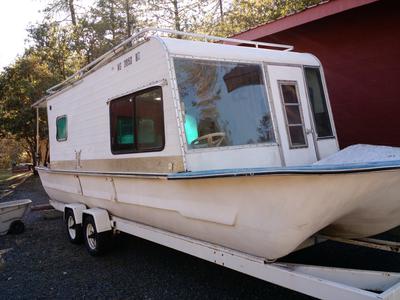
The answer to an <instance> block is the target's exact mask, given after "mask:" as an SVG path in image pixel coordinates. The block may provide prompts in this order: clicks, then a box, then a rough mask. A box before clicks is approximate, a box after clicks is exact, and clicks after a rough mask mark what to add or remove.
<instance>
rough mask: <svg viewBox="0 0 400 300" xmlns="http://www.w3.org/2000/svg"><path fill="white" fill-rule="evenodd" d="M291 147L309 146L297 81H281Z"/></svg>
mask: <svg viewBox="0 0 400 300" xmlns="http://www.w3.org/2000/svg"><path fill="white" fill-rule="evenodd" d="M279 86H280V90H281V96H282V102H283V107H284V109H285V120H286V128H287V130H288V136H289V142H290V148H301V147H307V141H306V137H305V136H306V135H305V130H304V123H303V116H302V113H301V109H300V102H299V94H298V91H297V85H296V83H295V82H293V83H292V82H279Z"/></svg>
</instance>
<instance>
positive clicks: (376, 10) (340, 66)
mask: <svg viewBox="0 0 400 300" xmlns="http://www.w3.org/2000/svg"><path fill="white" fill-rule="evenodd" d="M259 40H260V41H268V42H277V43H285V44H292V45H294V46H295V49H294V51H299V52H310V53H313V54H315V55H316V56H317V57H318V58H319V59H320V60H321V62H322V65H323V67H324V71H325V76H326V81H327V85H328V92H329V97H330V101H331V105H332V110H333V115H334V120H335V125H336V130H337V134H338V139H339V143H340V146H341V148H343V147H346V146H348V145H352V144H357V143H368V144H380V145H391V146H400V1H395V0H381V1H378V2H375V3H372V4H367V5H364V6H361V7H358V8H353V9H350V10H347V11H344V12H341V13H338V14H334V15H331V16H328V17H325V18H322V19H319V20H316V21H312V22H309V23H306V24H304V25H300V26H297V27H293V28H290V29H287V30H285V31H281V32H279V33H275V34H273V35H269V36H266V37H264V38H262V39H259Z"/></svg>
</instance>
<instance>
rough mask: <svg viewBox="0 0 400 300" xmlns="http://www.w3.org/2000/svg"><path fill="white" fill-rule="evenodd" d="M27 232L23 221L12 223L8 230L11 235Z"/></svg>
mask: <svg viewBox="0 0 400 300" xmlns="http://www.w3.org/2000/svg"><path fill="white" fill-rule="evenodd" d="M24 231H25V224H24V223H23V222H22V221H21V220H17V221H14V222H12V223H11V225H10V228H9V229H8V233H9V234H20V233H23V232H24Z"/></svg>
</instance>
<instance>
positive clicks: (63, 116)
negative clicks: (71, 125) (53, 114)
mask: <svg viewBox="0 0 400 300" xmlns="http://www.w3.org/2000/svg"><path fill="white" fill-rule="evenodd" d="M62 118H65V128H66V131H65V138H62V139H61V138H58V121H59V120H60V119H62ZM56 140H57V142H65V141H67V140H68V117H67V115H61V116H58V117H57V118H56Z"/></svg>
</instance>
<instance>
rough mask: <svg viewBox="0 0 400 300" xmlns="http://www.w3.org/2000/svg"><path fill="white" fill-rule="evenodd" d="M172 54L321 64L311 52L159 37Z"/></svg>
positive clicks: (280, 62) (282, 62) (278, 62)
mask: <svg viewBox="0 0 400 300" xmlns="http://www.w3.org/2000/svg"><path fill="white" fill-rule="evenodd" d="M159 39H160V40H161V41H162V42H163V43H164V44H165V46H166V47H167V49H168V52H169V53H170V54H172V55H181V56H188V57H194V58H197V57H198V58H210V59H213V58H215V59H223V60H244V61H249V62H251V61H254V62H270V63H277V64H296V65H312V66H319V64H320V63H319V61H318V59H317V58H316V57H315V56H314V55H312V54H309V53H299V52H292V51H282V50H270V49H265V48H254V47H244V46H238V45H228V44H221V43H207V42H200V41H190V40H182V39H172V38H164V37H162V38H159Z"/></svg>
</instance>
